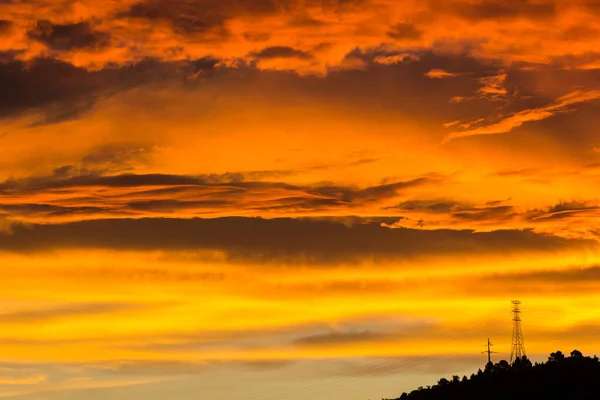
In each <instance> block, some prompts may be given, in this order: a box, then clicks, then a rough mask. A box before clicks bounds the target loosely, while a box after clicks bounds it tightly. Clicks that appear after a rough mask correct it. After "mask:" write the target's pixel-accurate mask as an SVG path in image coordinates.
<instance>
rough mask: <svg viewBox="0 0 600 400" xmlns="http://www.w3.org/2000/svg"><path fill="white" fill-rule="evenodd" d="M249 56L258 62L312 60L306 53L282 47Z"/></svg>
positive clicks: (271, 48) (267, 49) (268, 48)
mask: <svg viewBox="0 0 600 400" xmlns="http://www.w3.org/2000/svg"><path fill="white" fill-rule="evenodd" d="M251 56H252V57H254V58H257V59H259V60H268V59H272V58H299V59H302V60H307V59H310V58H312V56H311V55H310V54H309V53H307V52H304V51H301V50H297V49H294V48H292V47H284V46H276V47H267V48H266V49H263V50H261V51H259V52H256V53H252V54H251Z"/></svg>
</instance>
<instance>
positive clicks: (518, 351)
mask: <svg viewBox="0 0 600 400" xmlns="http://www.w3.org/2000/svg"><path fill="white" fill-rule="evenodd" d="M512 304H513V309H512V312H513V333H512V345H511V350H510V363H511V364H512V363H513V361H514V360H516V359H517V358H521V357H523V356H526V354H525V342H524V340H523V329H521V310H520V309H519V306H520V305H521V302H520V301H519V300H512Z"/></svg>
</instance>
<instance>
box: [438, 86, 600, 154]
mask: <svg viewBox="0 0 600 400" xmlns="http://www.w3.org/2000/svg"><path fill="white" fill-rule="evenodd" d="M598 98H600V91H598V90H591V91H581V90H577V91H573V92H570V93H568V94H566V95H564V96H562V97H559V98H558V99H556V100H555V101H554V102H553V103H551V104H549V105H547V106H542V107H538V108H532V109H526V110H522V111H519V112H516V113H514V114H512V115H510V116H508V117H504V118H502V119H501V120H500V121H498V122H496V123H493V124H489V125H483V126H479V127H477V128H474V129H469V130H466V131H458V132H452V133H450V134H448V135H447V136H446V137H445V138H444V141H443V142H444V143H446V142H449V141H450V140H454V139H459V138H466V137H469V136H477V135H497V134H501V133H508V132H510V131H512V130H513V129H515V128H518V127H520V126H522V125H523V124H525V123H527V122H534V121H541V120H544V119H548V118H550V117H552V116H554V115H556V114H557V113H558V112H561V111H565V110H566V108H567V107H568V106H570V105H574V104H579V103H585V102H589V101H592V100H596V99H598Z"/></svg>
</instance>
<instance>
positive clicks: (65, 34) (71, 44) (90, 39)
mask: <svg viewBox="0 0 600 400" xmlns="http://www.w3.org/2000/svg"><path fill="white" fill-rule="evenodd" d="M28 36H29V37H30V38H31V39H33V40H37V41H38V42H41V43H44V44H45V45H46V46H47V47H48V48H50V49H52V50H57V51H66V50H81V49H92V50H93V49H100V48H103V47H107V46H108V45H109V44H110V33H108V32H100V31H96V30H94V29H93V27H92V25H91V24H90V23H89V22H80V23H77V24H64V25H60V24H53V23H52V22H50V21H46V20H41V21H38V22H37V24H36V27H35V29H33V30H31V31H29V32H28Z"/></svg>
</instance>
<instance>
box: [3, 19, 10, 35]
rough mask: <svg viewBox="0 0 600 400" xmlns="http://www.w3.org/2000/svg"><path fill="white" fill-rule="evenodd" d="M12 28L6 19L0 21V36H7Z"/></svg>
mask: <svg viewBox="0 0 600 400" xmlns="http://www.w3.org/2000/svg"><path fill="white" fill-rule="evenodd" d="M12 26H13V23H12V22H11V21H9V20H6V19H0V35H4V34H7V33H8V32H9V31H10V30H11V28H12Z"/></svg>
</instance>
